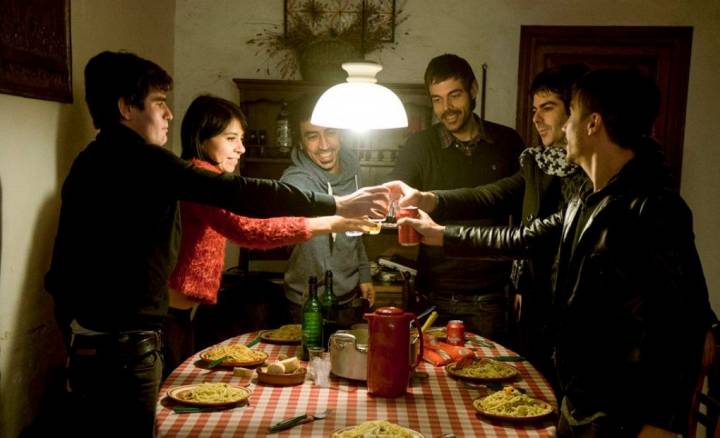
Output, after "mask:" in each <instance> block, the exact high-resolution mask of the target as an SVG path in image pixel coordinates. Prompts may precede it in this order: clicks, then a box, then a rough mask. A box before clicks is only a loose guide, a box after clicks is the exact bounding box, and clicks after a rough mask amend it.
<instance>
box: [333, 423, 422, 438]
mask: <svg viewBox="0 0 720 438" xmlns="http://www.w3.org/2000/svg"><path fill="white" fill-rule="evenodd" d="M373 437H384V438H424V435H423V434H421V433H420V432H416V431H414V430H412V429H408V428H407V427H403V426H400V425H397V424H395V423H391V422H389V421H387V420H375V421H366V422H364V423H360V424H358V425H356V426H348V427H343V428H342V429H338V430H336V431H335V432H333V434H332V438H373Z"/></svg>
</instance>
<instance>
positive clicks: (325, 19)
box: [284, 0, 396, 43]
mask: <svg viewBox="0 0 720 438" xmlns="http://www.w3.org/2000/svg"><path fill="white" fill-rule="evenodd" d="M284 10H285V21H284V32H285V37H286V38H287V37H291V36H292V35H294V34H295V33H296V32H297V31H298V30H299V29H302V30H306V29H307V28H308V27H309V30H310V32H311V33H312V34H313V35H316V36H318V35H342V34H345V33H347V32H358V31H359V32H361V33H362V34H363V35H364V36H365V37H366V39H367V38H368V37H369V38H372V39H373V40H374V42H375V43H392V42H394V41H395V25H396V23H395V0H285V5H284Z"/></svg>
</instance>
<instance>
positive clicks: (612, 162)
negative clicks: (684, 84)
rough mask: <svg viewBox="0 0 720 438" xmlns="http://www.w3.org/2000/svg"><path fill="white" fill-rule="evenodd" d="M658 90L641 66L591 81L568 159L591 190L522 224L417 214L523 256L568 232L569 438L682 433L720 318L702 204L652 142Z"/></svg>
mask: <svg viewBox="0 0 720 438" xmlns="http://www.w3.org/2000/svg"><path fill="white" fill-rule="evenodd" d="M658 107H659V92H658V89H657V86H656V85H655V84H654V83H653V82H652V81H650V80H648V79H645V78H643V77H641V76H639V75H637V74H635V73H629V72H623V71H618V70H598V71H595V72H591V73H589V74H587V75H586V76H584V77H583V78H581V79H580V80H579V81H578V82H577V84H576V86H575V92H574V95H573V100H572V103H571V115H570V118H569V119H568V122H567V124H566V125H565V128H564V129H565V132H566V135H567V139H568V146H567V149H568V160H570V161H572V162H575V163H577V164H578V165H580V166H581V167H582V168H583V170H584V171H585V172H586V173H587V174H588V176H589V177H590V181H591V183H592V191H590V192H589V194H588V195H587V196H583V197H577V198H575V199H573V200H572V202H571V203H570V205H569V206H568V208H567V209H566V210H565V211H564V212H561V213H558V214H555V215H553V216H551V217H550V218H548V219H544V220H538V221H535V222H533V223H532V224H530V225H526V226H522V227H516V228H502V227H495V228H492V227H487V228H481V227H447V228H445V227H441V226H439V225H437V224H435V223H434V222H432V220H431V219H430V218H429V217H428V216H427V215H425V214H423V215H422V216H421V219H420V220H407V219H404V220H405V221H407V222H408V223H411V224H412V225H413V226H415V227H416V229H418V231H420V232H421V233H422V234H423V236H424V241H425V243H427V244H436V245H443V246H444V247H445V252H446V253H452V254H473V255H487V256H493V255H494V256H498V257H517V256H521V255H522V254H524V253H526V252H527V251H528V249H529V248H532V247H534V246H536V245H538V244H542V241H544V240H546V239H558V238H561V244H560V248H559V252H558V273H557V278H556V281H555V295H554V302H553V313H552V316H551V318H552V325H553V327H554V330H553V332H554V337H555V360H556V365H557V368H558V377H559V381H560V385H561V387H562V390H563V392H564V394H565V396H564V398H563V401H562V405H561V415H560V421H559V424H558V436H560V437H580V436H582V437H625V436H628V437H629V436H668V437H669V436H675V435H674V434H675V433H683V432H684V431H685V428H686V426H687V418H688V410H689V406H690V397H691V392H692V389H693V387H694V385H695V383H696V380H697V374H698V367H699V364H700V358H701V353H702V342H703V338H704V333H705V331H706V330H707V329H708V328H709V326H710V324H712V322H714V321H715V320H716V318H715V315H714V313H713V312H712V310H711V308H710V304H709V300H708V292H707V286H706V283H705V278H704V275H703V271H702V266H701V263H700V260H699V257H698V254H697V249H696V248H695V243H694V234H693V229H692V214H691V212H690V209H689V208H688V206H687V205H686V204H685V202H684V201H683V199H682V198H681V197H680V196H679V194H678V193H676V192H675V191H674V190H673V188H672V187H673V184H672V179H671V177H670V174H669V171H668V168H667V167H666V166H665V165H664V163H663V157H662V154H661V153H660V149H659V145H657V143H655V142H654V141H652V140H651V139H650V138H649V134H650V132H651V129H652V125H653V123H654V121H655V118H656V117H657V112H658Z"/></svg>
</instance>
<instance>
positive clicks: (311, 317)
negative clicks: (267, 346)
mask: <svg viewBox="0 0 720 438" xmlns="http://www.w3.org/2000/svg"><path fill="white" fill-rule="evenodd" d="M321 345H322V313H321V311H320V302H319V301H318V296H317V277H315V276H314V275H313V276H311V277H310V279H309V280H308V298H307V300H306V301H305V305H304V306H303V320H302V348H301V349H300V351H299V353H300V359H301V360H308V347H320V346H321Z"/></svg>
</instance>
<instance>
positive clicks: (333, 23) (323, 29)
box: [247, 0, 408, 79]
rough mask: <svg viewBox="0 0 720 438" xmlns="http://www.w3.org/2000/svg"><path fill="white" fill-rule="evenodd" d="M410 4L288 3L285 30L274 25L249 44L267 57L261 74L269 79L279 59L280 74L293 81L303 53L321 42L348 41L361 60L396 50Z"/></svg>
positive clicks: (376, 0)
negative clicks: (272, 65) (381, 51)
mask: <svg viewBox="0 0 720 438" xmlns="http://www.w3.org/2000/svg"><path fill="white" fill-rule="evenodd" d="M406 2H407V0H405V1H403V3H402V5H401V6H400V7H399V8H397V9H396V5H395V0H324V1H323V0H285V22H284V28H280V26H278V25H274V26H272V27H271V28H269V29H265V30H264V31H263V32H260V33H257V34H256V35H255V38H251V39H249V40H248V41H247V44H250V45H254V46H256V47H257V51H256V52H255V54H256V55H258V56H261V55H265V56H266V57H267V59H266V62H265V65H264V67H260V68H258V70H257V71H258V72H259V71H262V70H265V72H266V73H267V74H268V75H269V74H270V61H271V60H273V59H276V58H277V63H276V68H277V71H278V72H279V73H280V74H281V76H282V77H283V78H285V79H290V78H292V77H293V76H295V74H296V72H297V71H298V69H299V66H300V58H301V56H302V54H303V52H305V50H306V49H307V48H308V46H310V45H311V44H313V43H315V42H317V41H320V40H327V39H333V40H339V41H344V42H346V43H349V44H350V45H351V46H352V47H353V48H354V50H355V51H356V52H357V53H359V54H360V55H361V56H364V55H365V54H367V53H371V52H374V51H376V50H379V49H381V48H384V47H389V48H390V49H392V50H395V48H396V46H397V42H396V41H395V29H396V28H397V26H399V25H400V24H402V23H404V22H405V21H406V20H407V19H408V15H407V14H406V13H405V12H404V9H403V8H404V5H405V3H406ZM405 34H406V35H407V32H406V33H405Z"/></svg>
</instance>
